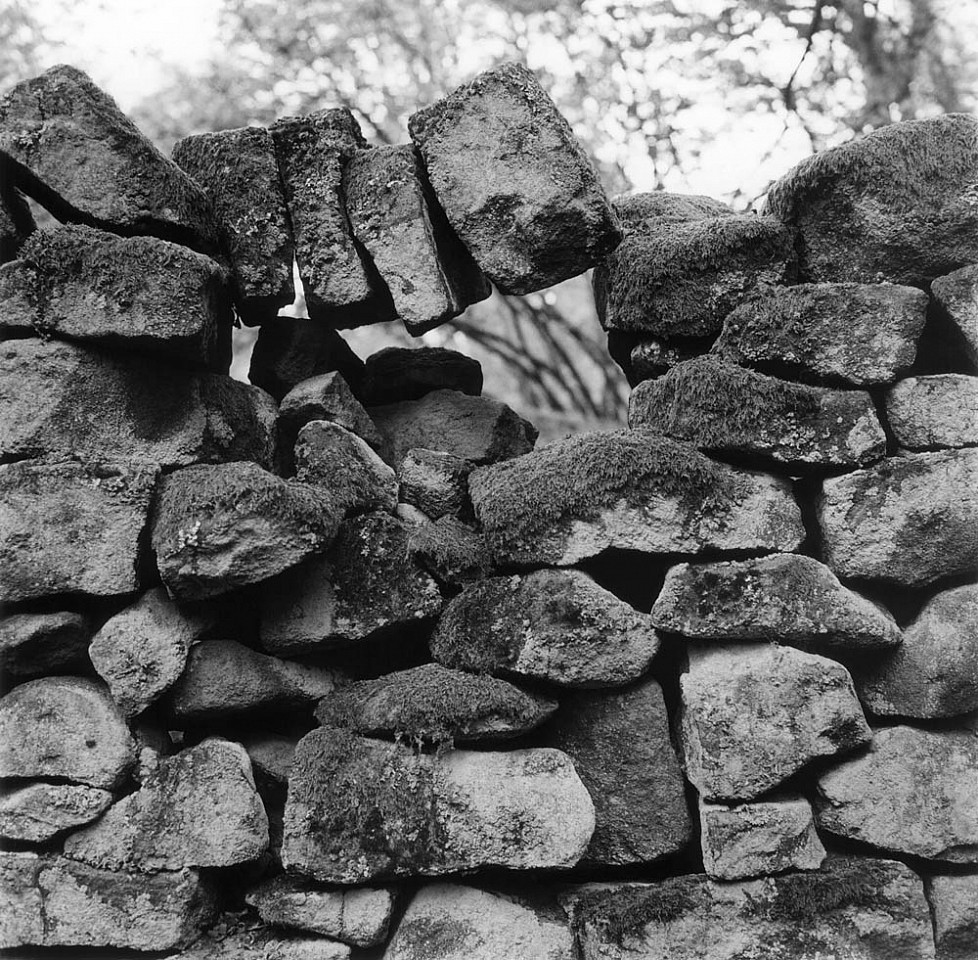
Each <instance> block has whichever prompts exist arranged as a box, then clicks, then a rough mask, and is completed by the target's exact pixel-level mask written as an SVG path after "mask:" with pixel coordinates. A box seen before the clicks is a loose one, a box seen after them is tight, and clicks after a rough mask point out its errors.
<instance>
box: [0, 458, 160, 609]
mask: <svg viewBox="0 0 978 960" xmlns="http://www.w3.org/2000/svg"><path fill="white" fill-rule="evenodd" d="M158 476H159V467H156V466H149V465H138V464H100V465H85V464H80V463H55V464H42V463H8V464H3V465H0V601H10V602H13V601H17V600H31V599H34V598H37V597H46V596H51V595H54V594H87V595H91V596H96V597H110V596H116V595H118V594H123V593H132V592H133V591H134V590H135V589H136V588H137V587H138V586H139V581H138V576H137V567H138V564H139V559H140V556H141V552H142V551H141V548H140V538H141V535H142V532H143V528H144V527H145V526H146V522H147V518H148V515H149V507H150V498H151V497H152V495H153V487H154V486H155V485H156V479H157V477H158Z"/></svg>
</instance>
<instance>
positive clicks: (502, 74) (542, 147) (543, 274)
mask: <svg viewBox="0 0 978 960" xmlns="http://www.w3.org/2000/svg"><path fill="white" fill-rule="evenodd" d="M408 128H409V130H410V132H411V139H412V140H413V141H414V143H415V144H416V146H417V147H418V149H419V150H420V152H421V156H422V157H423V158H424V163H425V166H426V167H427V170H428V175H429V176H430V177H431V184H432V186H433V187H434V191H435V194H436V196H437V198H438V202H439V203H440V204H441V206H442V207H443V209H444V210H445V213H446V215H447V217H448V220H449V222H450V223H451V225H452V227H454V229H455V231H456V232H457V233H458V235H459V237H460V238H461V239H462V242H463V243H464V244H465V246H466V247H468V249H469V250H470V251H471V253H472V255H473V256H474V257H475V259H476V261H477V262H478V264H479V266H480V267H482V269H483V270H484V271H485V272H486V274H487V275H488V276H489V278H490V279H491V280H492V281H493V283H495V285H496V286H497V287H498V288H499V289H500V290H501V291H502V292H504V293H516V294H524V293H531V292H532V291H534V290H540V289H542V288H543V287H549V286H551V285H552V284H554V283H558V282H559V281H561V280H566V279H568V278H569V277H574V276H577V275H578V274H579V273H583V272H584V271H585V270H587V269H588V268H589V267H592V266H594V264H595V263H596V262H597V261H598V260H599V259H600V258H601V257H603V256H604V255H605V254H607V253H610V252H611V251H612V250H613V249H614V248H615V247H616V246H617V244H618V242H619V240H620V239H621V231H620V228H619V224H618V218H617V217H616V216H615V213H614V211H613V210H612V208H611V203H610V202H609V200H608V198H607V197H606V196H605V194H604V191H603V190H602V189H601V185H600V182H599V181H598V177H597V174H596V173H595V170H594V166H593V165H592V164H591V162H590V160H589V159H588V157H587V156H586V155H585V153H584V151H583V150H582V149H581V146H580V144H578V142H577V140H576V139H575V138H574V135H573V133H572V132H571V129H570V127H569V126H568V124H567V121H566V120H564V118H563V117H562V116H561V115H560V114H559V113H558V112H557V109H556V107H555V106H554V104H553V102H552V101H551V100H550V98H549V97H548V96H547V94H546V93H545V92H544V91H543V89H542V88H541V86H540V84H539V82H538V81H537V79H536V77H535V76H534V75H533V74H532V73H531V72H530V71H529V70H527V69H526V68H525V67H523V66H521V65H519V64H516V63H507V64H503V65H502V66H500V67H497V68H496V69H495V70H490V71H487V72H486V73H483V74H480V75H479V76H478V77H476V78H475V79H474V80H472V81H471V82H470V83H467V84H465V85H464V86H462V87H459V88H458V89H457V90H456V91H455V92H454V93H452V94H451V95H450V96H448V97H446V98H445V99H444V100H440V101H438V102H437V103H435V104H433V105H432V106H430V107H426V108H425V109H424V110H421V111H419V112H418V113H416V114H414V115H413V116H412V117H411V119H410V121H409V123H408Z"/></svg>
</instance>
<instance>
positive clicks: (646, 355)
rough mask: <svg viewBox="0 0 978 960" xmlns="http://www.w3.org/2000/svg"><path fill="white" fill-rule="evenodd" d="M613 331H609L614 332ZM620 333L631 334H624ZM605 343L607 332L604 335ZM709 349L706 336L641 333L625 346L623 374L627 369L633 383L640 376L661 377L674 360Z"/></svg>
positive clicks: (680, 360) (640, 380)
mask: <svg viewBox="0 0 978 960" xmlns="http://www.w3.org/2000/svg"><path fill="white" fill-rule="evenodd" d="M615 332H616V331H611V333H615ZM624 336H631V335H630V334H624ZM608 343H609V347H610V344H611V334H609V336H608ZM709 349H710V340H709V339H706V340H696V339H691V338H687V339H675V338H673V339H665V338H663V337H645V338H643V339H642V340H640V341H639V342H638V343H636V344H635V345H634V346H632V347H631V348H630V349H629V355H628V361H629V362H628V367H629V369H628V370H626V371H625V373H626V375H627V374H629V373H630V379H629V382H630V383H631V384H632V386H634V385H635V384H638V383H641V382H642V381H643V380H654V379H655V378H656V377H661V376H662V374H664V373H666V372H668V371H669V370H671V369H672V368H673V367H675V366H676V365H677V364H680V363H685V362H686V361H687V360H692V359H693V358H694V357H698V356H700V355H701V354H704V353H706V352H707V350H709Z"/></svg>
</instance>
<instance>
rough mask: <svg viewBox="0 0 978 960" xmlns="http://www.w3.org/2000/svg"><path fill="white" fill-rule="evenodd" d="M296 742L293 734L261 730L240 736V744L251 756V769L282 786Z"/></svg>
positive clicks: (289, 770)
mask: <svg viewBox="0 0 978 960" xmlns="http://www.w3.org/2000/svg"><path fill="white" fill-rule="evenodd" d="M298 742H299V738H298V737H295V736H282V735H280V734H275V733H261V732H259V733H256V734H252V735H250V736H244V737H242V738H241V745H242V746H243V747H244V748H245V750H247V751H248V756H249V757H250V758H251V768H252V770H254V771H255V773H257V774H261V775H263V776H265V777H267V778H268V779H269V780H273V781H275V783H278V784H281V785H282V786H283V787H284V786H287V785H288V782H289V773H290V772H291V770H292V758H293V757H294V756H295V747H296V744H297V743H298Z"/></svg>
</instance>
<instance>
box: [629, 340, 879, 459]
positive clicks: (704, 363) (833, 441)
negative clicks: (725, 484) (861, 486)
mask: <svg viewBox="0 0 978 960" xmlns="http://www.w3.org/2000/svg"><path fill="white" fill-rule="evenodd" d="M628 423H629V425H630V426H632V427H643V428H645V429H647V430H649V431H651V432H655V433H661V434H663V435H664V436H668V437H673V438H674V439H677V440H688V441H690V442H691V443H693V444H694V445H695V446H697V447H698V448H699V449H700V450H703V451H705V452H707V453H719V454H727V455H730V454H738V455H744V456H753V457H760V458H763V459H765V460H767V459H770V460H773V461H774V462H775V463H777V464H785V465H787V466H790V467H792V468H793V469H795V470H808V469H812V468H819V467H823V468H824V467H840V466H846V467H852V466H859V465H861V464H866V463H870V462H872V461H873V460H878V459H879V458H880V457H882V456H883V454H884V453H885V452H886V435H885V434H884V433H883V428H882V427H881V426H880V423H879V420H878V419H877V416H876V409H875V407H874V406H873V400H872V397H870V395H869V394H868V393H864V392H862V391H856V390H830V389H827V388H825V387H810V386H805V385H804V384H800V383H790V382H788V381H787V380H778V379H776V378H774V377H769V376H767V375H765V374H763V373H755V372H754V371H751V370H745V369H744V368H742V367H737V366H733V365H732V364H727V363H723V362H720V361H718V360H717V359H716V358H714V357H710V356H707V357H702V358H699V359H696V360H689V361H687V362H686V363H681V364H679V365H678V366H675V367H673V368H672V369H671V370H670V371H669V372H668V373H667V374H666V375H665V376H663V377H660V378H659V379H657V380H646V381H644V382H643V383H640V384H639V385H638V386H637V387H636V388H635V390H633V391H632V395H631V399H630V400H629V403H628Z"/></svg>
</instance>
